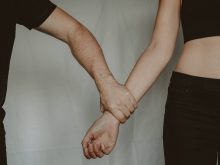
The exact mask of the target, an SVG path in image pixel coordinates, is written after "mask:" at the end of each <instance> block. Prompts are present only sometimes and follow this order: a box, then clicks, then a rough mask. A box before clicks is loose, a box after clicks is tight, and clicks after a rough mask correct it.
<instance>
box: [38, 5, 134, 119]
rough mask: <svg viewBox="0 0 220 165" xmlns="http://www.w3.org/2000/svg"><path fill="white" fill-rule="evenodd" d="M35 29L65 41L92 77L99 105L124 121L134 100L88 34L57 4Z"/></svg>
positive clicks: (85, 29)
mask: <svg viewBox="0 0 220 165" xmlns="http://www.w3.org/2000/svg"><path fill="white" fill-rule="evenodd" d="M37 30H39V31H41V32H44V33H47V34H49V35H51V36H53V37H56V38H57V39H59V40H61V41H63V42H65V43H67V44H68V46H69V47H70V49H71V51H72V54H73V56H74V57H75V58H76V60H77V61H78V62H79V63H80V64H81V66H82V67H83V68H84V69H85V70H86V71H87V72H88V73H89V74H90V76H91V77H92V78H93V79H94V80H95V83H96V86H97V88H98V90H99V93H100V98H101V104H102V105H103V107H104V108H105V109H108V110H109V111H110V112H112V113H113V114H114V115H115V116H116V117H117V118H118V120H119V121H120V122H122V123H123V122H125V121H126V120H127V119H128V118H129V116H130V112H131V111H134V109H135V108H136V106H137V105H136V104H137V103H136V100H135V98H134V97H133V95H131V93H130V92H129V90H128V89H127V88H126V87H125V86H123V85H122V84H119V83H118V82H117V81H116V80H115V79H114V77H113V75H112V73H111V72H110V70H109V68H108V66H107V63H106V61H105V58H104V55H103V52H102V49H101V47H100V45H99V44H98V42H97V40H96V39H95V37H94V36H93V35H92V33H91V32H90V31H89V30H88V29H87V28H86V27H85V26H83V25H82V24H81V23H80V22H78V21H77V20H76V19H75V18H73V17H72V16H70V15H69V14H68V13H66V12H65V11H64V10H62V9H60V8H59V7H57V8H56V9H55V10H54V11H53V13H52V14H51V15H50V16H49V18H48V19H47V20H46V21H45V22H44V23H43V24H42V25H40V26H39V27H38V28H37Z"/></svg>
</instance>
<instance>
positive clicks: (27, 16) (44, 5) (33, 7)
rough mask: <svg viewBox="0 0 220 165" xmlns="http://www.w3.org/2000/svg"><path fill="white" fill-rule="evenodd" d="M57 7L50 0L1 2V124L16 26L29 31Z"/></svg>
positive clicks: (10, 0)
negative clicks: (21, 26)
mask: <svg viewBox="0 0 220 165" xmlns="http://www.w3.org/2000/svg"><path fill="white" fill-rule="evenodd" d="M55 8H56V5H55V4H54V3H52V2H51V1H49V0H2V2H0V21H1V24H0V37H1V38H0V122H1V121H2V120H3V119H4V116H5V111H4V109H3V108H2V106H3V104H4V102H5V96H6V91H7V81H8V73H9V64H10V58H11V53H12V48H13V44H14V39H15V28H16V24H20V25H23V26H25V27H26V28H28V29H30V30H31V29H32V28H36V27H38V26H39V25H41V24H42V23H43V22H44V21H45V20H46V19H47V18H48V17H49V15H50V14H51V13H52V12H53V10H54V9H55Z"/></svg>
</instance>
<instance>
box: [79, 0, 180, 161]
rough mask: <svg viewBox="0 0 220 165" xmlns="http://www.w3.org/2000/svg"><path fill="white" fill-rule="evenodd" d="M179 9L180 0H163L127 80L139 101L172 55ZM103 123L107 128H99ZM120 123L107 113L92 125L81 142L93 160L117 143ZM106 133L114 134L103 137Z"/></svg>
mask: <svg viewBox="0 0 220 165" xmlns="http://www.w3.org/2000/svg"><path fill="white" fill-rule="evenodd" d="M179 11H180V0H160V4H159V10H158V14H157V18H156V24H155V28H154V32H153V36H152V40H151V43H150V45H149V47H148V48H146V50H145V51H144V53H143V54H142V55H141V57H140V58H139V60H138V61H137V63H136V65H135V67H134V68H133V70H132V72H131V74H130V75H129V78H128V80H127V81H126V86H127V88H128V89H129V90H130V91H131V93H132V94H133V95H134V97H135V98H136V100H138V101H139V100H140V99H141V98H142V97H143V95H144V93H145V92H146V91H147V90H148V89H149V88H150V86H151V85H152V84H153V82H154V81H155V80H156V78H157V77H158V76H159V74H160V72H161V71H162V70H163V68H164V67H165V66H166V64H167V63H168V61H169V60H170V58H171V56H172V52H173V50H174V46H175V42H176V37H177V33H178V30H179ZM106 118H109V119H111V121H110V122H108V123H106V122H105V121H108V120H106ZM104 119H105V120H104ZM105 124H106V125H105ZM103 125H104V126H105V127H104V128H103V127H100V126H103ZM118 125H119V123H117V120H116V119H115V118H112V117H111V116H110V115H109V114H108V113H104V114H103V116H102V117H101V118H100V119H98V120H97V121H96V122H95V123H94V125H92V126H91V128H90V129H89V130H88V132H87V134H86V135H85V137H84V139H83V141H82V144H83V151H84V155H85V157H87V158H89V159H90V158H96V157H102V156H103V153H104V154H109V153H110V152H111V151H112V150H113V149H114V147H115V144H116V140H117V136H118ZM108 127H112V129H108ZM112 130H113V131H112ZM106 134H110V135H111V136H104V135H106ZM92 135H93V136H92ZM91 137H95V138H91ZM91 141H92V144H91ZM108 141H110V142H111V143H108ZM100 146H105V147H100ZM100 148H101V149H100Z"/></svg>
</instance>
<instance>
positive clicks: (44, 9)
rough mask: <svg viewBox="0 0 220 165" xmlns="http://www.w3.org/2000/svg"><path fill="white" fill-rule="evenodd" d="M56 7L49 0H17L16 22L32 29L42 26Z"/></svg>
mask: <svg viewBox="0 0 220 165" xmlns="http://www.w3.org/2000/svg"><path fill="white" fill-rule="evenodd" d="M55 8H56V5H55V4H54V3H52V2H51V1H49V0H15V18H16V23H18V24H20V25H24V26H25V27H27V28H28V29H30V30H31V29H32V28H36V27H38V26H40V25H41V24H42V23H43V22H44V21H45V20H46V19H47V18H48V17H49V16H50V14H51V13H52V12H53V10H54V9H55Z"/></svg>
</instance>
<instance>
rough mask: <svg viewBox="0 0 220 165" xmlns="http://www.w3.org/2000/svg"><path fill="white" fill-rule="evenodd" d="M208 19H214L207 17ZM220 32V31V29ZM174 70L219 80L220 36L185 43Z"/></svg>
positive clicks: (219, 16) (219, 15)
mask: <svg viewBox="0 0 220 165" xmlns="http://www.w3.org/2000/svg"><path fill="white" fill-rule="evenodd" d="M182 1H184V0H182ZM186 1H188V3H189V2H190V1H191V2H192V0H186ZM213 1H216V0H213ZM197 2H198V3H197V5H200V3H199V1H197ZM182 3H184V2H182ZM194 3H195V2H194ZM210 3H211V2H210ZM208 4H209V3H208ZM219 4H220V2H219ZM187 5H188V6H184V7H185V8H186V7H190V6H189V4H187ZM194 5H195V4H194ZM203 8H204V7H203ZM184 10H186V9H184ZM210 10H211V9H210ZM192 11H193V10H192ZM192 11H190V12H192ZM193 12H196V11H193ZM207 12H209V11H206V14H207ZM215 12H216V11H215ZM191 14H192V15H190V16H189V18H190V17H191V18H192V17H193V15H194V13H191ZM197 14H200V13H197ZM203 14H204V13H203ZM195 16H196V15H195ZM200 16H201V17H202V15H200ZM187 18H188V16H187ZM187 18H185V19H187ZM191 18H190V19H191ZM218 18H219V20H220V10H219V14H218ZM200 19H203V20H204V17H203V18H200ZM207 19H214V18H208V17H207ZM193 21H197V20H193ZM200 21H202V20H200ZM205 21H206V20H204V23H206V22H205ZM215 21H217V20H216V18H215ZM182 23H183V22H182ZM187 23H189V24H188V25H187V26H188V27H189V25H190V22H187ZM202 23H203V22H202ZM202 23H201V22H200V24H201V26H202ZM192 24H194V22H192ZM192 26H193V25H192ZM209 26H215V25H214V24H213V25H212V24H211V23H210V24H209ZM198 28H199V27H198ZM201 28H203V27H201ZM199 30H201V29H198V31H199ZM204 30H206V29H204ZM209 30H210V28H209ZM219 31H220V29H219ZM201 35H202V34H201ZM174 70H175V71H178V72H182V73H186V74H190V75H195V76H201V77H209V78H219V79H220V35H215V36H212V35H210V36H205V37H201V38H196V39H192V40H189V41H187V42H185V44H184V47H183V51H182V53H181V56H180V59H179V61H178V63H177V65H176V67H175V69H174Z"/></svg>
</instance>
